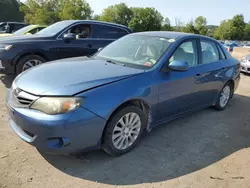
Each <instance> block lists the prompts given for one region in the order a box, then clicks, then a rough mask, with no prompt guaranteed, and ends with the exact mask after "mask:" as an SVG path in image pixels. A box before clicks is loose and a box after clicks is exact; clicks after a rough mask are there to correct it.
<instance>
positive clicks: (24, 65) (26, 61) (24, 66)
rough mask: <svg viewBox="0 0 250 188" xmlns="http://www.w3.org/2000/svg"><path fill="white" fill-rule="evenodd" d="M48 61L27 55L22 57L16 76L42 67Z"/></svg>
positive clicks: (18, 63)
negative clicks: (36, 67) (33, 68)
mask: <svg viewBox="0 0 250 188" xmlns="http://www.w3.org/2000/svg"><path fill="white" fill-rule="evenodd" d="M45 61H46V60H45V59H44V58H43V57H41V56H38V55H27V56H24V57H22V58H21V59H20V60H19V61H18V62H17V66H16V74H17V75H18V74H20V73H22V72H23V71H26V70H28V69H30V68H32V67H34V66H37V65H40V64H42V63H44V62H45Z"/></svg>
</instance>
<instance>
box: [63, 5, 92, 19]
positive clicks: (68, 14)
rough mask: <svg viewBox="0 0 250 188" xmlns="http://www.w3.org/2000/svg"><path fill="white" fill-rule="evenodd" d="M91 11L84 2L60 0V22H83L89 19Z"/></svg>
mask: <svg viewBox="0 0 250 188" xmlns="http://www.w3.org/2000/svg"><path fill="white" fill-rule="evenodd" d="M92 12H93V11H92V10H91V8H90V6H89V3H88V2H87V1H86V0H62V4H61V10H60V14H59V15H60V19H61V20H85V19H90V18H91V15H92Z"/></svg>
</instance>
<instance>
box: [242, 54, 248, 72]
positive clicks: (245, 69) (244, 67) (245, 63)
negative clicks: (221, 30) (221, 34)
mask: <svg viewBox="0 0 250 188" xmlns="http://www.w3.org/2000/svg"><path fill="white" fill-rule="evenodd" d="M240 65H241V72H245V73H250V54H249V55H247V56H246V57H244V58H243V59H242V60H241V62H240Z"/></svg>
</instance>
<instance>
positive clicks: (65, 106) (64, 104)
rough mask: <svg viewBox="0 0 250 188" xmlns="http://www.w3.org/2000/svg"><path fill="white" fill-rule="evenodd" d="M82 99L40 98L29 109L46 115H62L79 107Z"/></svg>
mask: <svg viewBox="0 0 250 188" xmlns="http://www.w3.org/2000/svg"><path fill="white" fill-rule="evenodd" d="M82 102H83V99H82V98H75V97H72V98H69V97H42V98H39V99H38V100H36V101H35V102H34V103H33V104H32V105H31V107H30V108H32V109H35V110H39V111H42V112H44V113H46V114H50V115H55V114H64V113H66V112H69V111H72V110H75V109H77V108H79V107H80V105H81V103H82Z"/></svg>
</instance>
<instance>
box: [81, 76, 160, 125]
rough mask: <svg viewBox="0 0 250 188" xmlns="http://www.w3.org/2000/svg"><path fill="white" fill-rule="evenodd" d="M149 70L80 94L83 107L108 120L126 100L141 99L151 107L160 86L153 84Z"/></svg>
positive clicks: (154, 102) (155, 100)
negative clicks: (82, 99)
mask: <svg viewBox="0 0 250 188" xmlns="http://www.w3.org/2000/svg"><path fill="white" fill-rule="evenodd" d="M148 74H151V73H149V72H147V73H143V74H140V75H137V76H135V77H131V78H128V79H125V80H121V81H119V82H115V83H112V84H108V85H104V86H102V87H99V88H95V89H93V90H90V91H87V92H84V93H81V94H79V95H78V96H81V97H83V98H85V101H84V103H83V107H84V108H86V109H88V110H89V111H91V112H93V113H95V114H97V115H98V116H100V117H102V118H104V119H105V120H108V119H109V118H110V116H111V115H112V113H113V112H114V111H115V110H116V109H117V108H118V107H119V106H120V105H122V104H123V103H124V102H126V101H130V100H134V99H141V100H143V101H145V102H146V103H147V104H148V105H149V106H150V107H151V108H154V105H155V104H156V103H157V95H158V88H157V87H154V86H152V84H151V80H149V79H148V78H152V76H151V77H150V75H148Z"/></svg>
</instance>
